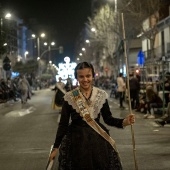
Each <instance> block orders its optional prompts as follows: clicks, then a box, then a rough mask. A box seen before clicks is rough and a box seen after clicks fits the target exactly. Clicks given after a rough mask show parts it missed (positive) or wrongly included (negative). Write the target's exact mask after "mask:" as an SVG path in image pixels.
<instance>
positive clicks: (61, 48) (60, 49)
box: [59, 46, 63, 54]
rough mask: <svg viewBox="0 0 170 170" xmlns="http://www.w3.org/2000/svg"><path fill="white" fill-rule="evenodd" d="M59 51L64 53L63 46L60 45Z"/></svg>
mask: <svg viewBox="0 0 170 170" xmlns="http://www.w3.org/2000/svg"><path fill="white" fill-rule="evenodd" d="M59 53H60V54H62V53H63V46H60V47H59Z"/></svg>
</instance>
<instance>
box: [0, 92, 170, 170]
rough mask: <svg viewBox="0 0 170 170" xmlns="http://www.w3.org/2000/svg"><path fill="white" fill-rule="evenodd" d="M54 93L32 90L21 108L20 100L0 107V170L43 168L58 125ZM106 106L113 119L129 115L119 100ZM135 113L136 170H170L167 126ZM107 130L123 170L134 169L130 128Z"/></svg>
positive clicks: (113, 100)
mask: <svg viewBox="0 0 170 170" xmlns="http://www.w3.org/2000/svg"><path fill="white" fill-rule="evenodd" d="M108 92H109V91H108ZM53 94H54V92H53V91H51V89H43V90H38V91H35V94H34V95H33V96H32V99H31V100H29V101H28V103H27V104H25V105H21V103H20V100H19V101H18V102H15V103H14V102H9V103H7V104H5V105H4V104H1V106H0V107H1V112H0V134H1V137H0V144H1V145H0V150H1V152H0V169H3V170H9V169H10V170H42V169H45V166H46V163H47V159H48V155H49V151H50V147H51V145H52V144H53V142H54V139H55V134H56V130H57V127H58V122H59V114H58V113H57V111H54V110H52V109H51V100H52V96H53ZM109 104H110V108H111V111H112V113H113V116H115V117H121V118H123V117H125V116H126V115H127V114H128V109H127V108H126V109H125V110H120V109H119V106H118V100H116V99H114V98H109ZM135 114H136V123H135V125H134V126H133V129H134V135H135V145H136V151H135V153H136V161H137V165H138V169H139V170H169V167H170V163H169V159H170V153H169V150H170V143H169V140H170V136H169V130H170V126H169V125H166V126H165V127H159V126H158V125H157V124H156V123H154V120H153V119H143V114H142V113H135ZM101 121H102V119H101ZM108 128H109V129H110V134H111V136H112V137H113V139H114V140H115V141H116V145H117V148H118V150H119V153H120V157H121V159H122V164H123V168H124V170H133V169H135V164H134V155H133V145H132V136H131V127H130V126H128V127H126V128H125V129H123V130H122V129H117V128H113V127H109V126H108Z"/></svg>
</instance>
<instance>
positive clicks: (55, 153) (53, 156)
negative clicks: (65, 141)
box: [49, 148, 58, 161]
mask: <svg viewBox="0 0 170 170" xmlns="http://www.w3.org/2000/svg"><path fill="white" fill-rule="evenodd" d="M57 153H58V148H53V150H52V152H51V154H50V158H49V159H50V161H52V160H53V159H54V158H55V156H56V155H57Z"/></svg>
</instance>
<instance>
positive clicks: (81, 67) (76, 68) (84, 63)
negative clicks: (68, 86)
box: [74, 62, 95, 79]
mask: <svg viewBox="0 0 170 170" xmlns="http://www.w3.org/2000/svg"><path fill="white" fill-rule="evenodd" d="M84 68H91V69H92V74H93V78H94V76H95V73H94V68H93V65H92V64H90V63H88V62H82V63H79V64H77V66H76V67H75V70H74V76H75V78H76V79H77V70H81V69H84Z"/></svg>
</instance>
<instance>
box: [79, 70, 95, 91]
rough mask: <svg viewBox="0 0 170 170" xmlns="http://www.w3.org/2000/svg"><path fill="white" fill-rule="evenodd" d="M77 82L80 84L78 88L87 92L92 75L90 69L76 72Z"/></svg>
mask: <svg viewBox="0 0 170 170" xmlns="http://www.w3.org/2000/svg"><path fill="white" fill-rule="evenodd" d="M77 80H78V82H79V84H80V87H82V88H83V89H85V90H87V89H89V88H91V85H92V80H93V74H92V69H91V68H84V69H81V70H77Z"/></svg>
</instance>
